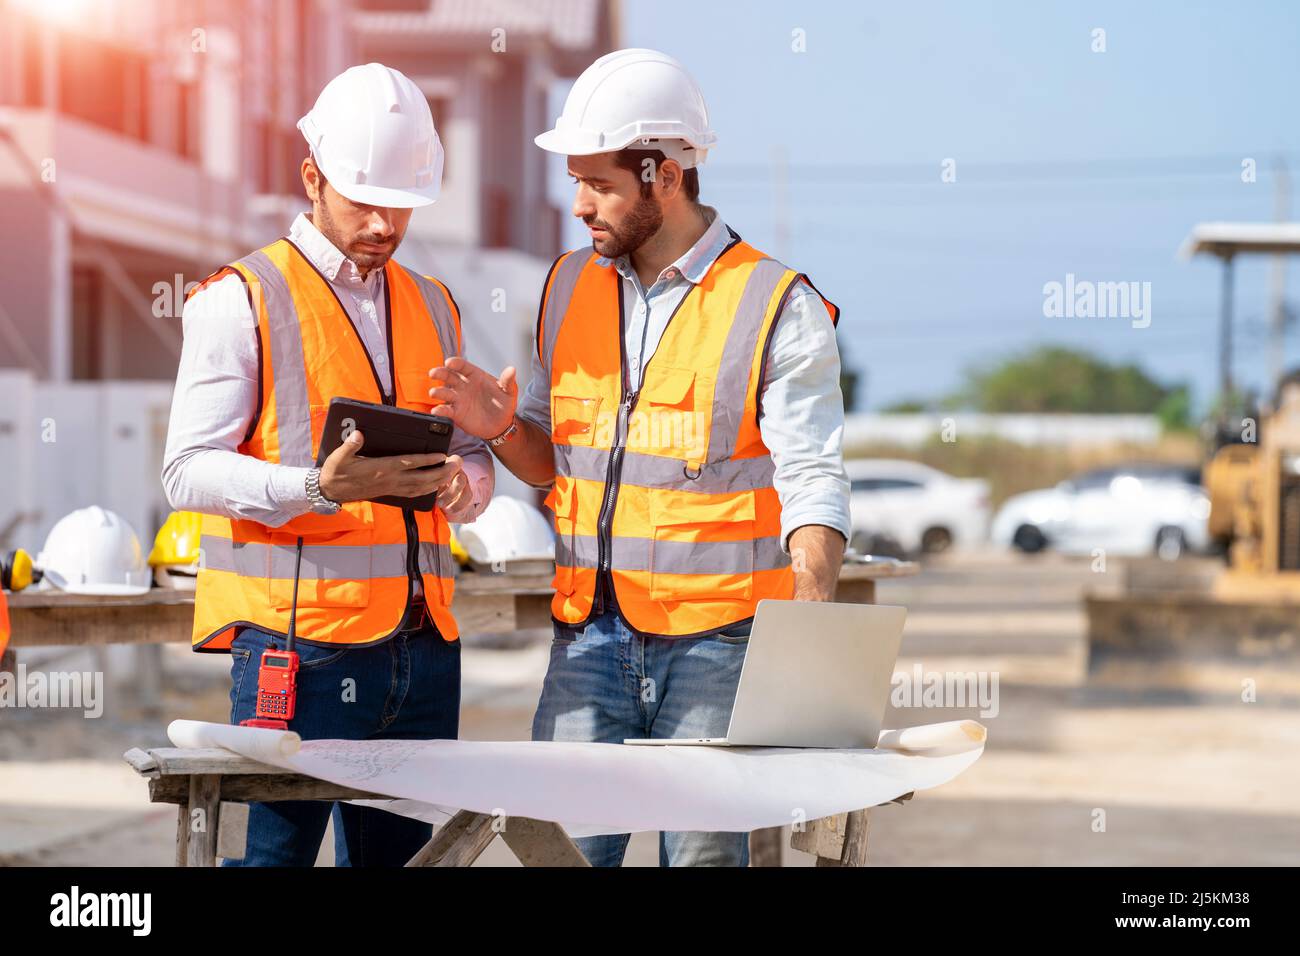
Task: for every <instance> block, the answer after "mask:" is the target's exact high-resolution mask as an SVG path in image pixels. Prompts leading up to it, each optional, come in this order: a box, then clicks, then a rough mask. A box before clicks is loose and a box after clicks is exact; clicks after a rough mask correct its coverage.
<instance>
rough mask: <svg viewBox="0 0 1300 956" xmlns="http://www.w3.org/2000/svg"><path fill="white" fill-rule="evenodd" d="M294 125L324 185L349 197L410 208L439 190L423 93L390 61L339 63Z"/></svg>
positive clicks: (438, 159)
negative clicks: (344, 65) (339, 69)
mask: <svg viewBox="0 0 1300 956" xmlns="http://www.w3.org/2000/svg"><path fill="white" fill-rule="evenodd" d="M298 129H300V130H302V135H303V136H304V137H306V139H307V145H309V146H310V147H311V154H312V156H313V157H314V158H315V160H316V164H317V165H318V166H319V167H320V169H321V172H323V173H324V174H325V178H326V179H328V180H329V183H330V185H331V186H333V187H334V188H335V189H336V190H337V191H338V192H339V193H340V194H341V195H343V196H345V197H347V198H348V199H351V200H352V201H353V202H358V203H364V204H365V205H368V206H382V207H384V208H387V209H412V208H415V207H416V206H427V205H429V203H431V202H434V201H435V200H436V199H437V198H438V191H439V189H440V188H441V187H442V162H443V152H442V142H441V141H440V140H439V139H438V131H437V130H435V129H434V128H433V114H432V113H431V112H429V101H428V100H426V99H425V98H424V94H423V93H421V92H420V88H419V87H418V86H416V85H415V84H414V83H413V82H411V80H410V79H409V78H407V77H406V76H404V75H403V74H401V73H399V72H397V70H394V69H392V68H391V67H387V66H384V65H383V64H382V63H367V64H366V65H365V66H354V67H350V68H348V69H346V70H344V71H343V72H342V73H340V74H339V75H338V76H336V77H334V79H332V80H330V81H329V82H328V83H326V84H325V89H323V90H321V92H320V96H319V97H317V98H316V105H315V106H313V107H312V108H311V111H310V112H309V113H308V114H307V115H306V116H304V117H303V118H302V119H300V120H298Z"/></svg>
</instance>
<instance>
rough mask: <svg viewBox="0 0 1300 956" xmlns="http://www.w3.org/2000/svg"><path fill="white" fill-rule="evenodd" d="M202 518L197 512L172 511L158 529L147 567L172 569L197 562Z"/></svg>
mask: <svg viewBox="0 0 1300 956" xmlns="http://www.w3.org/2000/svg"><path fill="white" fill-rule="evenodd" d="M202 527H203V516H202V515H200V514H199V513H198V512H197V511H173V512H172V513H171V514H170V515H168V516H167V520H166V521H164V522H163V526H162V527H161V528H159V529H158V534H157V535H156V536H155V537H154V539H153V550H152V551H150V552H149V566H150V567H154V568H158V567H173V566H183V565H189V564H195V563H196V562H197V561H198V560H199V535H200V533H201V532H202Z"/></svg>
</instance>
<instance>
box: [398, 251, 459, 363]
mask: <svg viewBox="0 0 1300 956" xmlns="http://www.w3.org/2000/svg"><path fill="white" fill-rule="evenodd" d="M398 268H400V269H401V270H402V271H403V272H405V273H406V274H407V275H408V276H410V277H411V280H412V281H413V282H414V283H415V287H416V288H417V289H419V290H420V298H421V299H423V300H424V307H425V308H426V309H428V310H429V315H430V316H431V317H432V318H433V328H434V331H435V332H437V333H438V342H439V344H440V345H441V346H442V356H443V358H445V359H446V358H451V357H452V356H453V355H459V354H460V343H459V342H458V341H457V339H456V323H455V320H453V319H452V317H451V303H449V302H448V301H447V294H446V293H445V292H443V291H442V289H441V288H440V287H439V286H438V284H437V283H436V282H431V281H430V280H428V279H426V278H425V277H424V276H422V275H420V274H419V273H418V272H414V271H412V270H410V269H408V268H406V266H403V265H399V266H398Z"/></svg>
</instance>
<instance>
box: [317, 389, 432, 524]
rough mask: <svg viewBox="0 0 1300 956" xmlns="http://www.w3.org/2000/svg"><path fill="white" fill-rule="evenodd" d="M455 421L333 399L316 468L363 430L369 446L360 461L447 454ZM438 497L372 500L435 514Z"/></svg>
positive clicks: (345, 399)
mask: <svg viewBox="0 0 1300 956" xmlns="http://www.w3.org/2000/svg"><path fill="white" fill-rule="evenodd" d="M452 427H453V426H452V421H451V419H449V418H442V417H441V416H439V415H426V414H424V413H423V412H414V411H411V409H409V408H398V407H396V406H395V405H376V404H375V403H374V402H361V401H358V400H357V399H355V398H332V399H330V407H329V413H328V414H327V415H326V416H325V430H324V431H323V432H321V437H320V450H319V451H318V452H317V453H316V467H317V468H319V467H320V466H321V465H323V464H324V463H325V459H326V458H328V457H329V456H330V454H331V453H332V452H333V451H334V449H336V448H338V447H339V445H341V444H343V439H345V438H347V436H348V435H351V434H352V433H353V432H354V431H360V432H361V435H362V437H363V438H365V444H363V445H362V446H361V451H360V452H358V453H357V457H358V458H363V457H364V458H386V457H388V456H391V455H428V454H432V453H433V452H441V453H442V454H444V455H445V454H447V452H448V449H449V448H450V447H451V430H452ZM437 497H438V496H437V495H436V494H434V493H430V494H427V495H421V496H419V497H418V498H401V497H398V496H397V495H381V496H380V497H378V498H369V499H367V500H369V501H373V502H375V503H377V504H381V505H393V506H394V507H397V508H413V509H415V510H416V511H432V510H433V505H434V502H435V501H436V500H437Z"/></svg>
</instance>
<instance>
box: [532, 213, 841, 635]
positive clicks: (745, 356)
mask: <svg viewBox="0 0 1300 956" xmlns="http://www.w3.org/2000/svg"><path fill="white" fill-rule="evenodd" d="M799 279H803V280H804V281H807V278H806V277H805V276H803V275H802V274H801V273H797V272H794V271H793V270H791V269H787V268H786V267H785V266H784V265H782V264H781V263H779V262H777V261H775V260H774V259H771V258H769V257H767V256H765V255H763V254H762V253H760V252H758V251H757V250H755V249H754V248H753V247H751V246H749V245H748V244H746V243H744V242H742V241H741V239H740V237H739V236H737V235H736V234H735V233H732V241H731V244H730V245H729V246H728V247H727V248H726V249H725V250H724V251H723V253H722V254H721V255H720V256H719V257H718V258H717V260H716V261H714V263H713V264H712V265H711V266H710V267H709V270H708V272H707V273H706V274H705V276H704V277H703V279H702V280H701V281H700V282H699V284H697V285H694V286H692V288H691V289H690V290H689V291H688V292H687V293H686V295H685V297H684V298H683V299H682V301H681V303H680V304H679V305H678V307H677V309H676V311H675V312H674V313H673V316H672V317H671V318H670V319H669V321H668V325H667V327H666V328H665V330H664V333H663V337H662V339H661V340H660V342H659V346H658V348H657V349H656V350H655V352H654V355H653V356H652V357H651V358H650V359H648V360H647V361H646V364H645V366H644V368H643V369H642V377H641V387H640V388H639V389H638V390H637V391H636V392H629V390H628V389H627V388H626V386H625V384H624V377H623V375H622V369H623V367H624V362H625V360H626V356H624V355H623V351H624V343H623V318H622V316H623V300H622V291H623V282H622V278H621V277H620V276H619V274H618V272H617V271H616V270H615V269H614V266H613V264H612V263H611V262H609V261H608V260H605V259H602V258H600V257H598V256H597V255H596V254H595V253H594V251H592V250H590V249H586V250H581V251H577V252H570V253H566V254H565V255H563V256H561V257H560V258H559V259H558V260H556V262H555V265H553V266H552V267H551V272H550V275H548V276H547V280H546V286H545V291H544V292H543V296H542V303H541V308H540V310H539V315H538V324H537V350H538V356H539V358H540V359H541V363H542V367H543V369H544V370H545V372H546V374H547V376H548V379H549V381H550V386H551V441H552V442H553V443H554V447H555V486H554V488H552V490H551V492H550V494H549V495H548V496H547V498H546V503H547V505H548V506H549V507H550V508H551V510H552V511H553V512H554V514H555V530H556V546H555V551H556V569H555V581H554V585H555V598H554V600H553V601H552V603H551V613H552V616H553V617H554V618H555V620H556V621H557V622H559V623H563V624H569V625H580V624H583V623H585V622H586V621H588V620H590V619H591V618H592V617H594V616H595V615H597V614H599V613H601V612H602V611H603V610H604V608H605V605H606V603H607V601H610V600H612V601H613V606H614V607H616V608H617V610H618V612H619V614H620V615H621V617H622V618H623V620H624V621H625V622H626V623H627V624H628V625H629V626H630V627H632V628H633V629H635V630H637V631H639V632H641V633H644V634H658V635H670V636H674V637H677V636H700V635H704V634H709V633H713V632H716V631H719V630H723V629H725V628H727V627H729V626H731V625H732V624H735V623H737V622H740V621H743V620H746V619H748V618H751V617H753V615H754V608H755V606H756V605H757V603H758V602H759V601H760V600H762V599H763V598H787V599H788V598H790V597H791V596H792V595H793V593H794V573H793V571H792V569H791V566H790V557H789V555H787V554H786V553H785V552H784V551H783V550H782V548H781V502H780V500H779V499H778V498H777V494H776V489H775V488H774V487H773V486H772V476H773V473H774V471H775V466H774V464H773V462H772V457H771V454H770V453H769V451H768V449H767V446H766V445H764V444H763V438H762V435H761V434H760V432H759V425H758V422H759V415H760V402H761V398H762V394H763V375H764V367H765V360H766V357H767V351H768V347H769V345H770V343H771V339H772V333H773V331H774V329H775V323H776V318H777V317H778V316H779V315H780V313H781V310H782V309H783V308H784V306H785V303H786V300H787V299H788V298H789V296H790V293H791V290H792V289H793V288H794V285H795V283H796V281H798V280H799ZM809 284H810V285H811V283H809ZM818 294H819V295H820V293H818ZM823 301H826V300H825V299H824V297H823ZM826 306H827V309H828V310H829V311H830V314H831V318H832V321H833V322H838V319H839V309H838V308H837V307H836V306H834V305H833V304H831V303H830V302H826Z"/></svg>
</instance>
